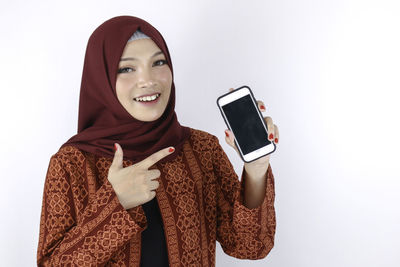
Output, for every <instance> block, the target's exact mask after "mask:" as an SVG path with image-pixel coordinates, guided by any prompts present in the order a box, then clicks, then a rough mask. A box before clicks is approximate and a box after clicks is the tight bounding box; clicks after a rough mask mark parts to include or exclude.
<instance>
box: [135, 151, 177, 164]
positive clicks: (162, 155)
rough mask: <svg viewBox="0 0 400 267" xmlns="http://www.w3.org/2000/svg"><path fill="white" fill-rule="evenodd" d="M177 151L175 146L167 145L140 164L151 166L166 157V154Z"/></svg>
mask: <svg viewBox="0 0 400 267" xmlns="http://www.w3.org/2000/svg"><path fill="white" fill-rule="evenodd" d="M174 151H175V148H174V147H172V146H171V147H167V148H164V149H161V150H160V151H157V152H156V153H154V154H152V155H150V156H148V157H147V158H145V159H144V160H142V161H140V162H139V163H138V164H139V165H140V166H142V167H144V168H146V169H148V168H150V167H151V166H153V165H154V164H156V163H157V162H158V161H160V160H161V159H163V158H165V157H166V156H168V155H170V154H172V153H173V152H174Z"/></svg>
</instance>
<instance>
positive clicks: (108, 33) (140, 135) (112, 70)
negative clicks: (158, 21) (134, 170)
mask: <svg viewBox="0 0 400 267" xmlns="http://www.w3.org/2000/svg"><path fill="white" fill-rule="evenodd" d="M138 29H140V30H141V31H142V32H143V33H145V34H146V35H148V36H149V37H150V38H151V39H152V40H153V41H154V42H155V43H156V44H157V45H158V47H159V48H160V49H161V51H162V52H163V53H164V55H165V57H166V60H167V64H168V66H169V67H170V69H171V72H172V75H173V69H172V64H171V58H170V54H169V51H168V47H167V44H166V43H165V41H164V38H163V37H162V36H161V34H160V33H159V32H158V31H157V29H155V28H154V27H153V26H152V25H150V24H149V23H148V22H146V21H144V20H142V19H139V18H136V17H131V16H118V17H114V18H111V19H109V20H107V21H105V22H104V23H103V24H101V25H100V26H99V27H97V29H96V30H95V31H94V32H93V33H92V35H91V36H90V38H89V41H88V44H87V47H86V55H85V61H84V66H83V73H82V81H81V91H80V98H79V117H78V133H77V134H76V135H74V136H72V137H71V138H70V139H69V140H68V141H67V142H66V143H64V144H63V145H62V146H61V147H64V146H66V145H72V146H75V147H77V148H79V149H81V150H84V151H88V152H91V153H93V154H96V155H99V156H105V157H111V158H112V157H114V143H119V144H120V145H121V147H122V149H123V152H124V159H130V160H132V161H133V162H138V161H140V160H142V159H144V158H146V157H147V156H150V155H151V154H153V153H155V152H157V151H159V150H160V149H163V148H166V147H169V146H174V147H175V149H176V150H175V152H174V153H172V154H171V155H169V156H168V157H166V158H164V159H163V161H167V160H171V159H173V158H175V157H176V155H177V154H178V153H179V152H180V150H181V149H182V145H183V143H184V141H185V140H186V139H187V138H188V137H189V135H190V133H189V128H187V127H183V126H181V125H180V124H179V122H178V120H177V117H176V113H175V85H174V83H173V82H172V88H171V94H170V98H169V102H168V105H167V107H166V109H165V111H164V113H163V115H162V116H161V117H160V118H159V119H157V120H155V121H151V122H144V121H139V120H137V119H135V118H134V117H132V116H131V115H130V114H129V113H128V111H127V110H126V109H125V108H124V107H123V106H122V105H121V103H120V102H119V100H118V98H117V94H116V89H115V84H116V77H117V71H118V64H119V61H120V58H121V55H122V52H123V50H124V48H125V45H126V43H127V41H128V39H129V38H130V37H131V36H132V34H133V33H134V32H135V31H136V30H138Z"/></svg>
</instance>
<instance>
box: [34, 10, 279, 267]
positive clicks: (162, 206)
mask: <svg viewBox="0 0 400 267" xmlns="http://www.w3.org/2000/svg"><path fill="white" fill-rule="evenodd" d="M262 105H263V103H262V102H260V103H259V106H260V107H262ZM260 109H261V110H262V111H264V108H260ZM267 123H268V126H269V128H270V130H271V133H273V134H274V135H275V136H276V137H278V131H277V127H276V126H274V124H273V123H272V120H271V118H268V119H267ZM274 129H275V130H274ZM227 135H228V136H227V139H226V141H227V142H228V144H232V146H234V145H233V140H234V139H233V136H232V135H231V134H229V133H228V132H227ZM272 138H273V136H272V137H271V139H272ZM113 148H114V149H113ZM274 199H275V189H274V176H273V174H272V169H271V166H270V164H269V155H268V157H263V158H260V159H259V160H256V161H254V162H252V163H251V164H247V165H246V164H245V165H244V168H243V174H242V181H239V179H238V176H237V174H236V173H235V171H234V168H233V166H232V164H231V162H230V161H229V159H228V157H227V155H226V154H225V152H224V151H223V149H222V147H221V146H220V144H219V141H218V138H217V137H215V136H214V135H212V134H209V133H207V132H205V131H201V130H197V129H193V128H189V127H184V126H182V125H180V123H179V122H178V119H177V116H176V114H175V86H174V82H173V69H172V63H171V58H170V55H169V52H168V48H167V45H166V43H165V41H164V39H163V37H162V36H161V34H160V33H159V32H158V31H157V30H156V29H155V28H154V27H153V26H151V25H150V24H149V23H147V22H146V21H144V20H141V19H139V18H136V17H130V16H120V17H115V18H112V19H110V20H108V21H106V22H104V23H103V24H102V25H100V26H99V27H98V28H97V29H96V30H95V31H94V32H93V34H92V35H91V37H90V39H89V42H88V46H87V50H86V55H85V63H84V70H83V74H82V83H81V93H80V103H79V119H78V133H77V134H76V135H74V136H73V137H71V138H70V139H69V140H68V141H67V142H66V143H64V144H63V145H62V146H61V148H60V149H59V151H58V152H57V153H56V154H54V155H53V156H52V157H51V159H50V163H49V167H48V172H47V176H46V181H45V186H44V193H43V202H42V203H43V204H42V216H41V222H40V235H39V244H38V252H37V264H38V266H60V265H67V266H172V267H178V266H185V267H186V266H215V249H216V241H218V242H219V243H220V244H221V246H222V248H223V250H224V251H225V252H226V253H227V254H229V255H231V256H234V257H236V258H241V259H261V258H264V257H265V256H266V255H267V254H268V253H269V252H270V250H271V249H272V247H273V245H274V237H275V209H274Z"/></svg>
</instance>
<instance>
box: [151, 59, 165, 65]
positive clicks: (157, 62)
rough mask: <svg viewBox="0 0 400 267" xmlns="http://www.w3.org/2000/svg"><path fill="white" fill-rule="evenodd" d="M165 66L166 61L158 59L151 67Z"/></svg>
mask: <svg viewBox="0 0 400 267" xmlns="http://www.w3.org/2000/svg"><path fill="white" fill-rule="evenodd" d="M165 64H167V61H166V60H165V59H160V60H157V61H156V62H154V64H153V66H162V65H165Z"/></svg>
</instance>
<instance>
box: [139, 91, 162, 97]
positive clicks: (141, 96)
mask: <svg viewBox="0 0 400 267" xmlns="http://www.w3.org/2000/svg"><path fill="white" fill-rule="evenodd" d="M156 94H159V95H161V93H158V92H154V93H152V94H147V95H140V96H136V97H134V98H139V97H144V96H152V95H156Z"/></svg>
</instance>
